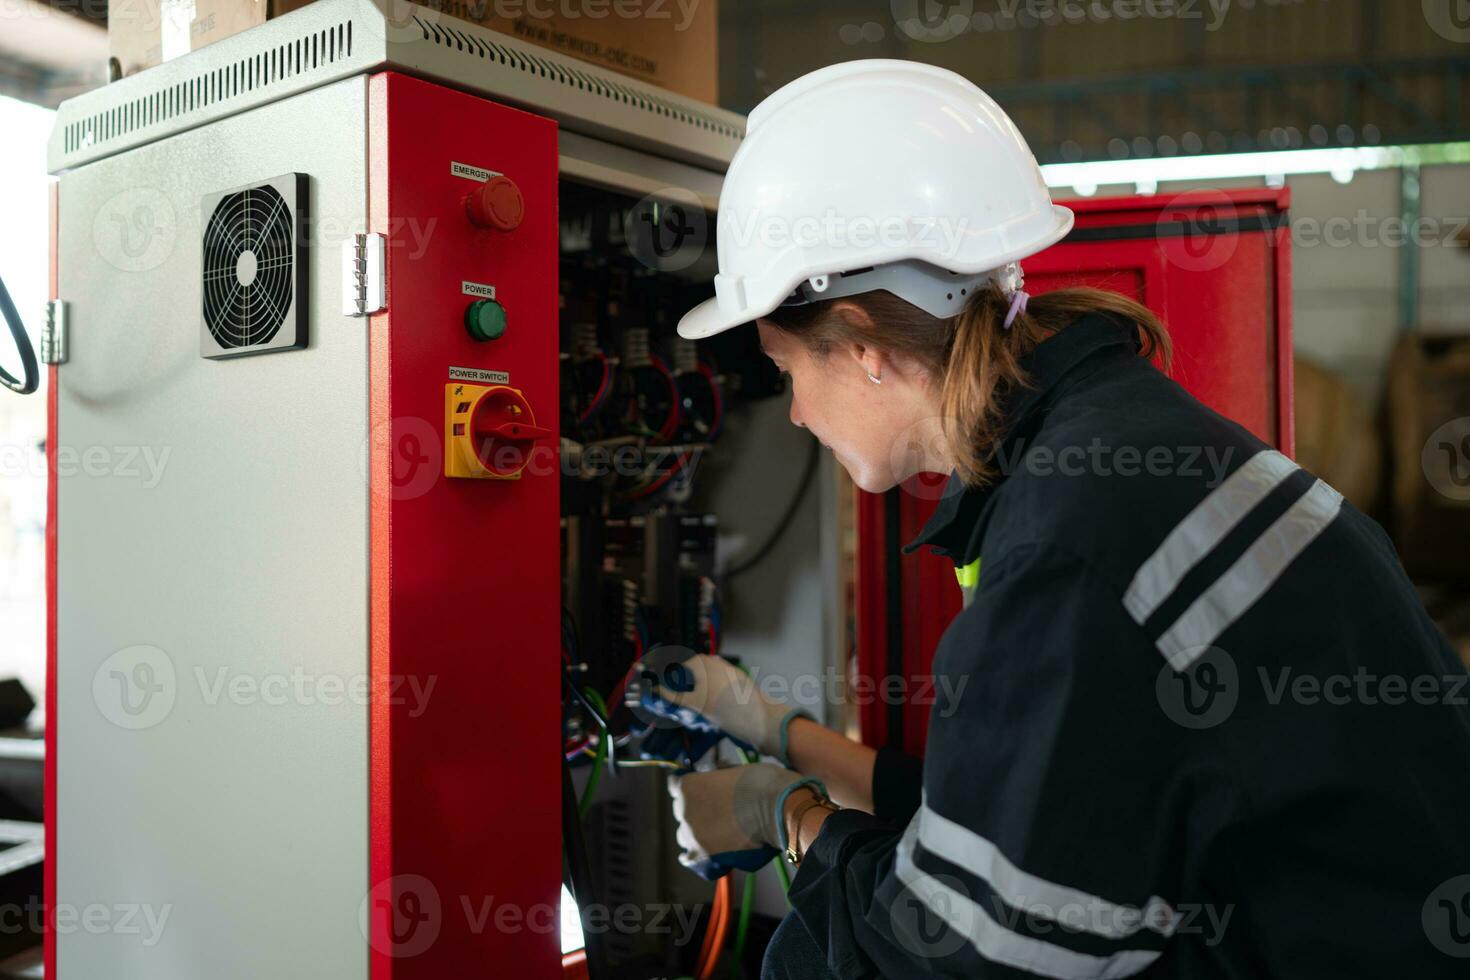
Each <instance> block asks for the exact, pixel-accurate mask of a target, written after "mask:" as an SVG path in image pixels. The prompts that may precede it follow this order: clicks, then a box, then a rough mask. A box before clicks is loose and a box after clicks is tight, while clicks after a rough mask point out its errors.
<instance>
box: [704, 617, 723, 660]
mask: <svg viewBox="0 0 1470 980" xmlns="http://www.w3.org/2000/svg"><path fill="white" fill-rule="evenodd" d="M705 629H706V630H707V631H708V632H709V655H710V656H711V657H717V656H719V654H720V643H719V641H718V640H716V639H715V624H714V623H710V624H709V625H707V626H706V627H705Z"/></svg>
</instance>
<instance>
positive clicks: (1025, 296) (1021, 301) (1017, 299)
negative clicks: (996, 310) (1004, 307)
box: [1001, 289, 1031, 330]
mask: <svg viewBox="0 0 1470 980" xmlns="http://www.w3.org/2000/svg"><path fill="white" fill-rule="evenodd" d="M1029 299H1031V295H1030V294H1029V293H1027V292H1026V290H1024V289H1018V290H1016V291H1015V292H1013V293H1011V308H1010V311H1009V312H1007V313H1006V322H1005V323H1003V324H1001V329H1002V330H1009V329H1011V327H1012V326H1014V325H1015V322H1016V317H1017V316H1019V315H1021V314H1022V313H1025V312H1026V302H1027V301H1028V300H1029Z"/></svg>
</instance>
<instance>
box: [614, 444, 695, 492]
mask: <svg viewBox="0 0 1470 980" xmlns="http://www.w3.org/2000/svg"><path fill="white" fill-rule="evenodd" d="M691 455H693V454H692V453H683V454H682V455H680V457H679V459H678V461H677V462H675V463H674V465H673V466H670V467H669V471H668V472H667V473H665V474H664V475H663V476H661V477H659V478H658V479H657V480H654V481H653V482H652V483H650V484H649V485H648V486H646V487H644V488H643V489H642V490H638V491H636V492H634V493H631V494H629V495H628V499H629V500H637V499H638V498H640V497H646V496H648V495H649V494H651V493H653V492H654V491H655V490H657V489H658V488H659V487H661V486H663V485H664V484H665V483H668V482H669V481H670V480H672V479H673V478H674V474H675V473H678V472H679V471H680V470H681V469H683V468H684V464H685V463H687V462H689V457H690V456H691Z"/></svg>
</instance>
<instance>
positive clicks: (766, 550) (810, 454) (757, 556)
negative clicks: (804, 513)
mask: <svg viewBox="0 0 1470 980" xmlns="http://www.w3.org/2000/svg"><path fill="white" fill-rule="evenodd" d="M819 449H820V444H819V443H818V442H817V440H815V439H813V440H812V441H811V445H810V447H808V449H807V454H806V466H805V468H804V469H803V470H802V473H801V480H800V482H798V483H797V485H796V492H795V493H794V494H792V495H791V501H790V502H789V503H788V504H787V505H786V510H785V512H784V513H782V515H781V519H780V520H778V521H777V522H776V526H775V527H774V528H772V529H771V533H770V535H769V536H768V537H767V538H766V540H765V542H764V543H763V544H762V545H761V546H760V547H759V548H757V549H756V550H755V553H754V554H752V555H751V556H750V557H749V558H746V559H744V560H743V561H741V562H740V563H739V564H736V565H734V566H733V567H731V568H728V569H726V570H725V575H724V579H725V581H727V582H728V581H729V580H730V579H732V578H735V577H736V576H737V575H744V574H745V573H746V572H748V571H750V570H751V569H752V568H754V567H755V566H757V565H759V564H760V563H761V562H762V561H764V560H765V559H766V557H767V556H768V555H770V553H771V552H772V551H773V550H774V549H775V547H776V543H777V542H779V541H780V540H781V536H782V535H783V534H785V533H786V528H787V527H789V526H790V524H791V522H792V520H794V519H795V517H796V512H797V511H798V510H800V509H801V502H802V500H804V499H805V498H806V493H807V490H808V489H809V488H810V487H811V485H812V478H813V477H815V476H816V474H817V461H818V459H819V458H820V454H819V452H818V450H819Z"/></svg>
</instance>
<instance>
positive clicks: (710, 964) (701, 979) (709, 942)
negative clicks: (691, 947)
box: [694, 875, 734, 980]
mask: <svg viewBox="0 0 1470 980" xmlns="http://www.w3.org/2000/svg"><path fill="white" fill-rule="evenodd" d="M733 894H734V886H733V885H732V884H731V882H730V876H729V875H726V876H725V877H723V878H721V879H720V880H719V882H718V883H717V884H716V885H715V901H714V906H713V907H712V908H711V910H710V924H709V926H708V927H706V930H705V934H704V944H703V946H701V948H700V957H701V958H700V959H699V960H698V961H697V962H696V965H695V969H694V976H695V977H696V978H697V980H709V978H710V977H713V976H714V973H715V966H716V965H717V964H718V963H719V961H720V950H722V949H723V948H724V947H725V934H726V933H727V932H728V931H729V928H730V903H731V898H732V896H733Z"/></svg>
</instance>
